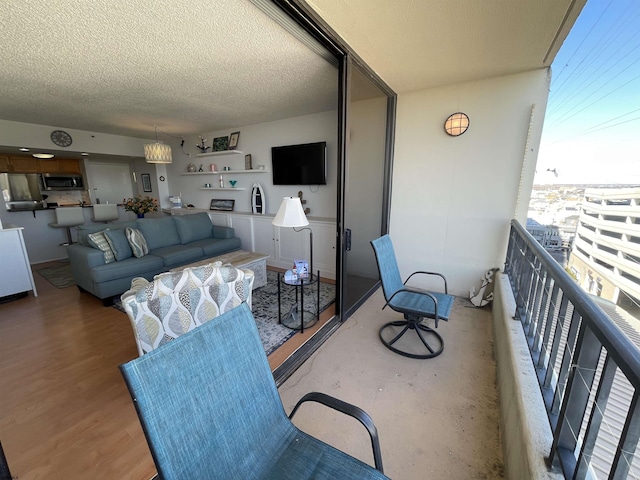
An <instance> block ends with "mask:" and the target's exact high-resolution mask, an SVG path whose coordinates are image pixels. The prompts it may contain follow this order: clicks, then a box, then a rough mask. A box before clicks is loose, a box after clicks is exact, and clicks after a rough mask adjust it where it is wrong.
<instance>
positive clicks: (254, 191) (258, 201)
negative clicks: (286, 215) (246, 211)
mask: <svg viewBox="0 0 640 480" xmlns="http://www.w3.org/2000/svg"><path fill="white" fill-rule="evenodd" d="M251 211H252V212H253V213H254V214H258V215H264V214H265V213H267V201H266V198H265V196H264V190H263V189H262V185H260V184H259V183H254V184H253V186H252V187H251Z"/></svg>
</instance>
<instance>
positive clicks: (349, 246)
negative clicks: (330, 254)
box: [344, 228, 351, 252]
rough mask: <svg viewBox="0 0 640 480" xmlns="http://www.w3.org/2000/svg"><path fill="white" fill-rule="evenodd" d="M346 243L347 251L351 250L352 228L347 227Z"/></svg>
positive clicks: (345, 232)
mask: <svg viewBox="0 0 640 480" xmlns="http://www.w3.org/2000/svg"><path fill="white" fill-rule="evenodd" d="M344 245H345V250H346V251H347V252H350V251H351V229H350V228H347V229H346V230H345V231H344Z"/></svg>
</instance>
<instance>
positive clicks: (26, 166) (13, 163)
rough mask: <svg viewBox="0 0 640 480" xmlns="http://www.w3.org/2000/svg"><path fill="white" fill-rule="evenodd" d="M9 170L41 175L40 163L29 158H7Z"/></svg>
mask: <svg viewBox="0 0 640 480" xmlns="http://www.w3.org/2000/svg"><path fill="white" fill-rule="evenodd" d="M9 168H10V171H11V172H16V173H42V170H40V161H39V160H38V159H36V158H30V157H9Z"/></svg>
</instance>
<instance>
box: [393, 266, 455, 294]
mask: <svg viewBox="0 0 640 480" xmlns="http://www.w3.org/2000/svg"><path fill="white" fill-rule="evenodd" d="M417 273H422V274H425V275H437V276H438V277H441V278H442V280H443V281H444V293H446V294H448V293H449V292H448V291H447V279H446V278H445V276H444V275H442V274H441V273H438V272H423V271H418V272H413V273H412V274H411V275H409V276H408V277H407V279H406V280H405V281H404V284H405V285H406V284H407V282H408V281H409V279H410V278H411V277H413V276H414V275H415V274H417Z"/></svg>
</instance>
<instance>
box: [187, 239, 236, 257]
mask: <svg viewBox="0 0 640 480" xmlns="http://www.w3.org/2000/svg"><path fill="white" fill-rule="evenodd" d="M189 245H190V246H193V247H200V248H201V249H202V251H203V252H204V257H205V258H206V257H215V256H217V255H222V254H223V253H227V252H232V251H233V250H239V249H240V247H241V246H242V241H241V240H240V239H239V238H235V237H234V238H224V239H222V238H205V239H204V240H198V241H196V242H192V243H190V244H189Z"/></svg>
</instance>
